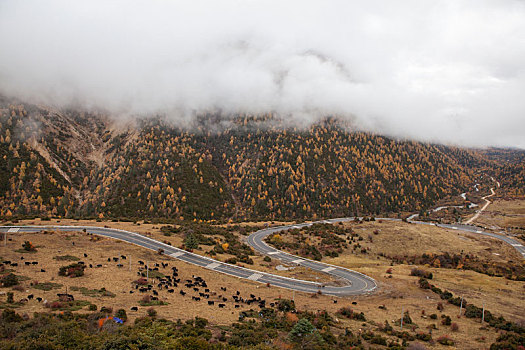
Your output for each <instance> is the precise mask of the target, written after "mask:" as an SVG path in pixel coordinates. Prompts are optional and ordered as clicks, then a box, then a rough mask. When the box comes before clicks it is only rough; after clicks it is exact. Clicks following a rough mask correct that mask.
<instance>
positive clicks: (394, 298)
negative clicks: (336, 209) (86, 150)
mask: <svg viewBox="0 0 525 350" xmlns="http://www.w3.org/2000/svg"><path fill="white" fill-rule="evenodd" d="M489 208H490V207H489ZM30 223H34V224H40V222H39V221H38V220H34V221H26V222H23V223H21V224H30ZM55 223H56V224H63V225H68V224H77V225H107V226H110V227H115V228H120V229H126V230H131V231H135V232H139V233H142V234H148V235H151V236H152V237H154V238H156V239H159V240H168V241H170V242H171V243H172V244H173V245H175V246H179V245H180V243H181V242H182V238H181V237H178V236H175V235H174V236H172V237H164V236H163V235H162V233H160V230H159V228H160V225H150V224H141V225H136V224H133V223H122V222H103V223H100V222H94V221H70V220H61V221H60V222H56V221H52V222H49V221H46V222H43V223H42V224H55ZM347 225H352V226H353V228H354V230H355V232H356V233H359V234H360V235H361V236H363V238H364V240H363V241H361V245H362V246H364V247H367V248H370V250H369V252H368V253H367V254H362V253H352V252H350V251H347V252H344V253H343V254H342V255H340V256H339V257H337V258H323V261H326V262H328V263H331V264H336V265H340V266H344V267H348V268H352V269H356V270H357V271H359V272H362V273H365V274H367V275H370V276H371V277H373V278H375V279H376V280H377V282H378V284H379V290H378V291H377V292H375V293H374V294H372V295H369V296H358V297H345V298H333V297H330V296H324V295H320V296H318V295H310V294H305V293H299V292H296V293H292V291H290V290H286V289H281V288H276V287H269V288H268V287H266V286H265V285H262V284H258V283H256V282H251V281H246V280H241V279H238V278H235V277H231V276H227V275H223V274H218V273H215V272H212V271H209V270H207V269H204V268H199V267H196V266H193V265H189V264H186V263H183V262H180V261H177V260H175V259H171V258H168V257H165V256H161V255H159V254H157V253H156V252H153V251H149V250H146V249H144V248H141V247H137V246H134V245H131V244H128V243H124V242H119V241H116V240H112V239H107V238H102V239H100V240H93V238H92V236H88V235H86V234H83V233H51V234H43V233H35V234H11V235H9V237H10V238H11V239H12V240H11V241H9V242H8V245H7V247H3V246H2V247H1V248H0V256H1V257H2V258H3V259H7V260H12V261H17V262H19V263H20V262H23V261H38V262H39V264H38V265H37V266H24V265H22V266H20V264H19V266H18V267H17V268H14V269H15V273H16V274H17V275H20V276H25V277H27V278H28V279H27V280H25V281H23V282H22V286H23V289H22V290H21V291H14V293H15V300H19V299H22V298H25V297H26V296H27V295H28V294H34V295H35V297H42V298H43V299H47V300H48V301H53V300H56V299H57V296H56V294H57V293H59V292H65V290H66V287H67V289H68V291H69V292H70V293H71V294H73V295H74V296H75V299H77V300H87V301H89V302H91V303H93V304H96V305H97V306H98V308H99V309H100V307H102V306H107V307H112V308H113V310H116V309H119V308H124V309H126V311H127V313H128V317H129V318H130V319H131V320H133V319H134V318H136V317H139V316H143V315H145V314H146V309H147V308H148V307H142V306H139V301H140V300H141V299H142V297H143V296H144V294H142V293H138V292H135V293H133V294H130V293H129V291H130V290H134V289H133V288H132V281H134V280H136V279H137V278H138V276H137V271H138V270H139V268H140V265H139V264H138V260H142V261H149V262H151V263H154V262H157V263H160V262H167V263H169V266H168V267H167V268H166V269H162V268H160V272H165V273H167V274H168V273H170V271H171V267H172V266H177V267H178V268H179V271H180V273H179V277H181V278H182V279H186V278H191V276H192V275H198V276H201V277H203V278H204V279H205V280H206V281H207V283H208V286H209V288H210V290H211V291H215V292H216V293H217V295H219V294H222V295H224V296H226V297H228V299H229V300H228V302H226V307H225V308H224V309H219V308H218V307H217V304H216V305H215V306H209V305H207V303H206V301H200V302H197V301H192V299H191V295H197V293H196V292H193V291H191V292H190V291H189V290H188V288H185V287H183V289H184V290H185V291H187V292H188V294H187V295H186V296H181V295H180V294H178V291H179V290H180V289H181V288H180V286H181V285H179V288H176V289H175V291H176V292H175V293H173V294H169V293H167V292H166V291H164V290H162V291H160V292H159V294H160V295H159V299H160V300H162V301H165V302H167V303H168V305H163V306H155V309H156V310H157V311H158V313H159V316H160V317H165V318H167V319H171V320H176V319H188V318H192V317H194V316H201V317H205V318H207V319H208V320H209V321H210V322H211V323H212V324H217V325H220V324H230V323H231V322H234V321H236V320H237V319H238V315H239V312H240V311H241V310H248V309H250V308H254V309H256V308H257V307H256V306H253V305H252V306H248V305H245V304H241V308H239V309H235V308H234V303H233V301H232V300H231V296H232V294H234V293H235V291H236V290H239V291H240V292H241V295H242V296H248V295H249V294H255V295H256V296H261V297H262V298H265V299H266V300H267V303H270V302H273V301H275V300H277V299H278V298H280V297H282V298H289V299H291V298H292V297H293V296H294V295H295V302H296V305H297V308H298V309H300V310H309V311H316V310H327V311H329V312H331V313H335V312H336V311H337V310H338V309H339V308H341V307H344V306H347V307H351V308H352V309H353V310H355V311H357V312H364V314H365V315H366V317H367V322H365V323H363V322H359V321H352V320H343V319H339V320H338V321H339V325H340V329H342V330H343V329H344V328H345V327H348V328H350V329H352V330H354V331H356V332H359V331H360V330H361V331H365V330H367V329H371V330H374V329H375V328H376V327H377V325H378V324H382V323H384V322H385V321H389V322H390V324H392V323H393V321H394V320H398V319H399V318H400V315H401V310H402V309H403V310H404V311H409V312H410V315H411V317H412V319H413V320H414V322H415V324H416V325H417V326H415V327H417V330H421V331H424V332H427V329H426V327H427V326H429V325H431V324H435V325H436V327H437V329H436V330H434V331H433V338H434V339H436V338H437V337H438V336H439V335H442V334H447V335H449V336H451V337H452V338H453V339H454V340H455V341H456V342H457V343H456V344H457V347H458V348H461V349H484V348H488V347H489V346H490V344H491V343H492V342H493V341H494V340H495V339H496V337H497V335H498V333H497V332H496V331H495V330H494V329H492V328H490V327H486V328H485V327H482V325H481V324H480V323H479V321H476V320H473V319H467V318H465V317H461V318H458V315H459V308H458V307H456V306H453V305H450V304H446V303H444V305H445V309H444V311H443V312H439V311H438V310H437V309H436V306H437V303H438V302H439V301H441V300H440V299H439V297H438V296H437V295H436V294H434V293H433V292H431V291H429V290H422V289H420V288H419V287H418V286H417V281H418V278H417V277H412V276H409V274H410V270H411V268H412V267H413V266H410V265H405V264H400V265H395V266H391V265H390V260H388V259H386V258H384V257H381V256H379V254H380V253H384V254H390V255H392V254H408V255H410V254H421V253H423V252H429V253H440V252H449V253H459V252H461V251H463V252H470V253H474V254H476V255H478V256H480V257H482V258H484V259H487V260H490V261H493V262H495V263H498V262H503V261H507V260H515V261H516V259H521V257H520V256H519V255H518V254H517V253H516V252H515V251H514V250H513V249H512V248H511V247H509V246H507V245H505V244H503V243H501V242H500V241H497V240H494V239H489V238H485V237H480V236H476V235H470V234H464V233H459V232H457V231H453V230H445V229H441V228H436V227H427V226H421V225H414V224H407V223H402V222H395V223H393V222H386V221H385V222H366V223H362V224H355V223H349V224H347ZM375 230H379V234H373V231H375ZM369 235H370V236H371V237H372V239H373V242H369V240H368V236H369ZM25 240H30V241H31V242H32V243H33V244H34V245H35V246H36V247H37V250H38V251H37V252H35V253H24V254H23V253H19V252H16V250H19V249H20V248H21V245H22V243H23V242H24V241H25ZM73 243H74V245H73ZM84 253H87V254H88V257H84V256H83V254H84ZM197 253H203V251H197ZM60 255H72V256H76V257H78V258H80V259H81V260H82V261H84V262H85V263H86V264H87V265H89V264H93V265H96V264H102V265H103V267H100V268H96V267H94V268H87V269H86V270H85V275H84V276H82V277H78V278H67V277H60V276H58V269H59V267H60V266H63V265H67V264H69V263H70V262H69V261H57V260H55V259H54V257H55V256H60ZM120 255H126V256H131V261H132V264H131V265H132V267H131V271H130V270H129V259H126V260H123V261H122V263H123V264H124V267H122V268H118V267H117V266H116V265H117V263H116V262H113V261H112V262H108V261H107V258H108V257H118V256H120ZM22 256H23V257H24V260H20V258H21V257H22ZM219 258H220V259H221V260H222V259H225V258H226V256H220V257H219ZM254 262H255V265H254V266H248V267H249V268H253V269H258V270H264V271H269V272H273V273H276V272H277V271H276V270H275V265H277V264H278V262H276V261H272V262H271V263H266V262H263V261H262V257H261V256H257V257H255V258H254ZM390 267H392V269H393V273H392V274H391V275H389V274H387V273H386V270H387V269H388V268H390ZM41 268H44V269H45V270H46V272H40V269H41ZM423 268H424V269H426V270H428V271H431V272H432V273H433V274H434V279H433V280H432V281H431V282H432V283H434V284H435V285H437V286H438V287H440V288H442V289H447V290H450V291H451V292H453V293H454V294H455V295H458V296H464V297H465V298H466V299H467V300H468V301H469V302H473V303H475V304H476V305H478V306H481V305H482V304H483V303H484V304H485V307H486V308H487V310H490V311H491V312H492V313H493V314H495V315H503V316H504V317H506V318H508V319H510V320H513V321H517V322H525V316H524V315H523V312H522V310H523V308H524V307H525V297H524V296H525V283H524V282H517V281H510V280H506V279H504V278H499V277H489V276H487V275H483V274H479V273H476V272H473V271H463V270H451V269H438V268H431V267H423ZM281 273H282V274H286V275H287V276H290V277H296V278H305V279H314V280H315V279H316V278H318V279H319V280H321V279H323V278H325V277H321V276H320V275H318V274H315V273H313V272H311V271H309V270H304V269H303V270H301V269H295V270H292V271H285V272H281ZM389 276H391V277H389ZM325 279H326V278H325ZM35 282H38V283H44V282H53V283H58V284H60V285H62V287H61V288H59V289H54V290H51V291H42V290H38V289H35V288H34V286H32V285H31V284H35ZM72 287H85V288H88V289H100V288H103V287H104V288H106V289H107V290H108V291H110V292H112V293H114V294H115V295H116V296H115V297H92V296H86V295H82V293H81V292H80V291H71V288H72ZM220 287H226V288H227V292H223V291H221V290H220ZM7 290H8V289H6V288H2V289H0V293H2V294H5V292H6V291H7ZM214 298H217V296H215V297H211V298H210V300H217V299H214ZM334 300H337V304H336V303H334ZM4 301H5V295H0V305H1V304H2V303H3V302H4ZM352 302H357V305H352V304H351V303H352ZM381 305H385V306H386V310H385V309H380V308H379V306H381ZM132 306H139V308H138V311H136V312H134V311H130V307H132ZM44 310H49V309H46V308H44V306H43V303H39V302H37V301H36V300H34V299H33V300H30V301H29V302H27V303H26V304H25V305H22V306H20V307H18V308H17V311H18V312H20V313H28V314H31V313H33V312H36V311H44ZM423 311H424V312H425V315H422V312H423ZM78 312H88V311H87V307H84V308H83V309H81V310H79V311H78ZM432 313H436V314H438V316H439V315H440V314H447V315H449V316H451V317H452V319H453V322H456V323H457V324H458V325H459V331H458V332H451V330H450V326H442V325H441V323H440V319H439V317H438V319H437V320H431V319H430V318H428V317H427V316H428V315H430V314H432ZM411 327H412V326H410V327H409V329H410V328H411ZM395 328H396V329H399V326H395ZM405 328H406V327H405ZM429 348H435V349H440V348H447V347H444V346H441V345H439V344H437V345H433V346H429ZM448 348H450V347H448Z"/></svg>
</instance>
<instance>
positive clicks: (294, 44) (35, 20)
mask: <svg viewBox="0 0 525 350" xmlns="http://www.w3.org/2000/svg"><path fill="white" fill-rule="evenodd" d="M0 51H1V53H0V93H1V94H4V95H8V96H13V97H17V98H21V99H24V100H30V101H32V102H39V103H47V104H53V105H56V106H64V105H71V104H76V105H81V106H83V107H85V108H103V109H105V110H108V111H109V112H111V113H113V114H114V115H118V116H135V115H140V116H144V115H154V114H158V113H161V114H166V115H167V116H168V117H170V118H173V119H175V120H177V119H179V120H187V119H188V118H191V116H192V115H194V114H198V113H202V112H206V111H216V110H221V111H223V112H228V113H236V112H244V113H254V114H255V113H263V112H268V111H274V112H277V113H279V114H280V115H283V116H291V117H290V118H292V120H293V121H294V123H298V124H300V125H304V124H308V123H311V122H314V121H315V120H317V119H319V118H321V117H323V116H326V115H338V116H340V117H342V118H352V119H353V120H354V121H355V123H357V124H358V125H359V126H360V127H362V128H364V129H367V130H371V131H376V132H380V133H386V134H390V135H394V136H398V137H407V138H414V139H418V140H425V141H433V142H444V143H454V144H462V145H467V146H484V145H492V146H514V147H521V148H525V98H523V93H524V91H525V68H524V65H525V64H524V62H525V3H524V2H523V1H517V0H516V1H507V0H503V1H502V0H492V1H488V0H472V1H466V0H449V1H440V2H430V1H421V0H412V1H408V0H402V1H395V2H390V1H373V0H372V1H367V2H360V1H348V0H345V1H320V0H319V1H298V0H290V1H284V2H283V1H274V0H265V1H262V0H242V1H241V0H225V1H211V0H201V1H199V0H197V1H191V2H190V1H161V0H140V1H139V0H90V1H71V0H48V1H38V0H27V1H19V0H3V1H2V2H0Z"/></svg>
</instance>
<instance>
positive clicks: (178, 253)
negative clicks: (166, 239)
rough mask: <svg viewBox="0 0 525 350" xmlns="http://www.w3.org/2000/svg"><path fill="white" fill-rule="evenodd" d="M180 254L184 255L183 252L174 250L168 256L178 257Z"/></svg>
mask: <svg viewBox="0 0 525 350" xmlns="http://www.w3.org/2000/svg"><path fill="white" fill-rule="evenodd" d="M181 255H184V252H175V253H171V254H170V256H172V257H174V258H178V257H179V256H181Z"/></svg>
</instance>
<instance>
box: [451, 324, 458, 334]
mask: <svg viewBox="0 0 525 350" xmlns="http://www.w3.org/2000/svg"><path fill="white" fill-rule="evenodd" d="M450 330H451V331H452V332H457V331H459V326H458V324H457V323H456V322H453V323H452V324H451V325H450Z"/></svg>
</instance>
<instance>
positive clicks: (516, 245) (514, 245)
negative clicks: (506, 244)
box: [511, 243, 523, 247]
mask: <svg viewBox="0 0 525 350" xmlns="http://www.w3.org/2000/svg"><path fill="white" fill-rule="evenodd" d="M511 246H513V247H523V244H519V243H518V244H511Z"/></svg>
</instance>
